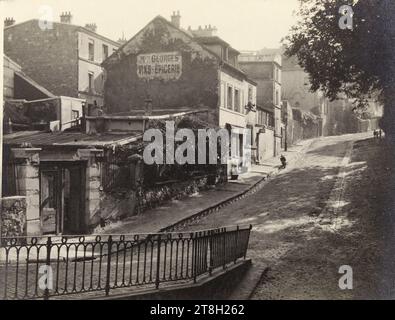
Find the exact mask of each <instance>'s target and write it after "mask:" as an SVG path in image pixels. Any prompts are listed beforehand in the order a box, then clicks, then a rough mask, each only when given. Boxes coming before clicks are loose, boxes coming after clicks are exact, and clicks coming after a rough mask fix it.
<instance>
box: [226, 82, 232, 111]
mask: <svg viewBox="0 0 395 320" xmlns="http://www.w3.org/2000/svg"><path fill="white" fill-rule="evenodd" d="M226 100H227V105H226V106H227V107H228V109H233V88H232V87H230V86H228V96H227V99H226Z"/></svg>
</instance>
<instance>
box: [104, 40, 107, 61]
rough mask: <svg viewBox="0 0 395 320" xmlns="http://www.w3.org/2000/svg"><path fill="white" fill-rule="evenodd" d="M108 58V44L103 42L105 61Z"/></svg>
mask: <svg viewBox="0 0 395 320" xmlns="http://www.w3.org/2000/svg"><path fill="white" fill-rule="evenodd" d="M107 58H108V46H107V45H105V44H103V61H104V60H106V59H107Z"/></svg>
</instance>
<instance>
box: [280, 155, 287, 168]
mask: <svg viewBox="0 0 395 320" xmlns="http://www.w3.org/2000/svg"><path fill="white" fill-rule="evenodd" d="M280 161H281V167H280V169H285V167H286V166H287V159H286V158H285V157H284V155H281V157H280Z"/></svg>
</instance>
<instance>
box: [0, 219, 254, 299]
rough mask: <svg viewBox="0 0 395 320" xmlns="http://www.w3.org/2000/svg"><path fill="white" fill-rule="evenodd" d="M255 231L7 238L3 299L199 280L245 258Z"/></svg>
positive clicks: (1, 263)
mask: <svg viewBox="0 0 395 320" xmlns="http://www.w3.org/2000/svg"><path fill="white" fill-rule="evenodd" d="M250 230H251V226H250V227H248V228H247V227H244V228H243V227H232V228H221V229H213V230H206V231H198V232H189V233H159V234H148V235H105V236H103V235H101V236H79V237H71V236H68V237H23V238H2V239H1V241H2V242H1V247H0V298H2V299H38V298H43V299H49V298H50V297H57V296H62V295H71V294H77V295H78V294H85V293H89V292H91V293H93V292H96V293H97V294H98V295H101V294H105V295H107V296H108V295H109V293H110V291H111V290H113V289H120V288H130V287H141V288H147V289H152V288H159V286H160V284H162V283H170V282H181V283H183V282H190V281H193V282H196V281H197V279H198V277H199V276H201V275H204V274H207V275H211V273H212V272H213V270H215V269H219V268H223V269H226V268H227V267H228V266H229V265H230V264H235V263H237V261H238V260H239V259H243V258H244V259H245V256H246V253H247V246H248V241H249V236H250ZM77 297H78V296H77Z"/></svg>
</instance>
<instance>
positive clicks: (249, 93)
mask: <svg viewBox="0 0 395 320" xmlns="http://www.w3.org/2000/svg"><path fill="white" fill-rule="evenodd" d="M252 100H253V97H252V87H251V86H248V102H251V103H252V102H253V101H252Z"/></svg>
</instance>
